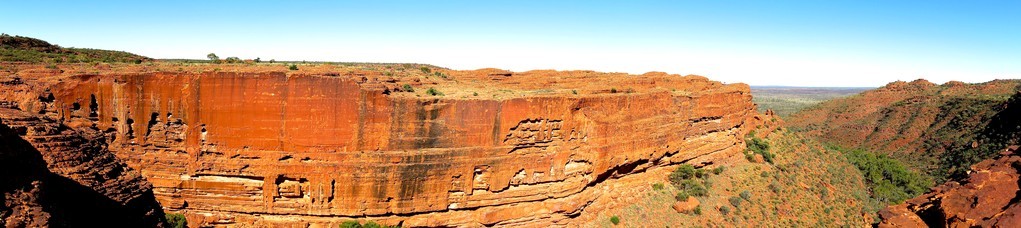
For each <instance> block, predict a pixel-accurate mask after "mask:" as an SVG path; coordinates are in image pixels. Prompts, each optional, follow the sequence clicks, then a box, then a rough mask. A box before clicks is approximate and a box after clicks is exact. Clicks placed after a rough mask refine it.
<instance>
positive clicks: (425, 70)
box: [418, 67, 432, 74]
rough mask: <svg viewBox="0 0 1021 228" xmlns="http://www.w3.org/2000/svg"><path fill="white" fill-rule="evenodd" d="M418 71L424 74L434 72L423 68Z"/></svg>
mask: <svg viewBox="0 0 1021 228" xmlns="http://www.w3.org/2000/svg"><path fill="white" fill-rule="evenodd" d="M418 69H420V70H422V73H426V74H428V73H431V72H432V70H431V69H429V67H421V68H418Z"/></svg>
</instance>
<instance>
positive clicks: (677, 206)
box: [673, 196, 699, 213]
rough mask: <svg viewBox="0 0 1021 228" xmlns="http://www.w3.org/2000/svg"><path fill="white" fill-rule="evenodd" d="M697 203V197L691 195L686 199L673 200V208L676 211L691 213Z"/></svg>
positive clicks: (696, 206)
mask: <svg viewBox="0 0 1021 228" xmlns="http://www.w3.org/2000/svg"><path fill="white" fill-rule="evenodd" d="M698 205H699V202H698V199H695V197H693V196H688V199H687V200H683V201H677V202H675V203H674V205H673V208H674V210H675V211H677V213H691V212H693V211H695V208H698Z"/></svg>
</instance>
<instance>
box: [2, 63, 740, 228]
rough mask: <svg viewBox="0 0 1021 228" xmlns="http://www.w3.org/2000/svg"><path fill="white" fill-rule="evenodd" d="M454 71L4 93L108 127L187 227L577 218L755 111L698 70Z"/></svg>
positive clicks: (85, 83) (734, 128) (76, 82)
mask: <svg viewBox="0 0 1021 228" xmlns="http://www.w3.org/2000/svg"><path fill="white" fill-rule="evenodd" d="M446 73H448V74H450V77H451V78H452V79H447V75H442V76H443V78H444V79H437V78H436V77H431V78H430V79H427V80H421V81H420V80H418V79H415V80H409V79H402V78H397V79H394V78H390V77H384V76H381V75H368V76H366V75H357V74H354V75H352V74H343V73H322V72H287V73H285V72H261V71H259V72H256V71H247V72H246V71H240V72H201V73H196V72H161V71H157V72H103V73H99V74H74V75H65V76H61V77H59V79H52V80H40V81H38V82H36V83H37V84H38V85H39V86H37V87H36V89H35V90H32V91H30V92H24V93H17V95H10V96H8V97H15V98H11V99H7V100H12V101H11V103H12V104H13V105H12V106H17V107H18V108H20V109H23V110H26V111H29V112H35V113H42V114H39V115H45V116H48V117H49V118H53V119H55V120H58V122H60V123H62V124H65V125H67V126H70V127H71V128H73V129H93V130H95V131H97V132H100V133H99V134H102V135H103V137H105V138H106V139H107V142H108V148H109V150H110V151H112V152H113V154H115V155H116V157H117V158H118V159H119V160H121V161H124V162H125V163H126V164H127V165H128V166H130V167H132V168H134V169H137V170H139V171H141V175H142V176H143V177H144V178H145V179H147V180H148V181H149V182H151V183H152V185H153V186H154V187H153V193H154V194H155V197H156V199H157V200H158V201H159V202H160V204H162V206H163V207H164V208H166V209H167V210H168V211H172V212H179V213H184V214H185V215H186V216H187V217H188V218H189V224H193V225H196V224H203V225H236V226H246V225H252V226H299V227H304V226H318V225H330V226H335V225H337V224H339V223H340V222H343V221H345V220H349V219H352V218H359V219H369V220H375V221H378V222H380V223H383V224H391V225H396V224H400V225H403V226H491V225H497V226H501V225H526V226H548V225H569V224H571V222H572V219H575V218H578V216H579V215H581V214H582V213H585V208H586V207H590V206H592V207H597V206H593V205H591V204H592V202H593V201H595V199H596V198H598V197H603V196H609V195H612V194H615V192H618V190H615V189H611V188H608V187H606V185H604V182H607V181H613V180H614V179H615V178H618V177H621V176H623V175H629V174H635V173H640V172H643V171H644V170H646V169H649V168H654V167H663V166H668V165H672V164H678V163H681V162H688V163H694V164H708V163H712V162H713V160H714V159H717V158H720V157H729V156H732V155H735V154H737V153H739V152H740V151H742V150H743V149H744V145H743V140H742V137H743V135H744V134H745V133H746V132H747V131H748V130H749V129H750V127H752V126H749V125H751V124H750V120H752V119H753V116H754V115H755V112H754V105H753V104H752V103H751V95H750V93H749V90H748V87H747V86H746V85H742V84H734V85H724V84H720V83H718V82H713V81H709V80H707V79H705V78H703V77H698V76H684V77H682V76H677V75H666V74H646V75H640V76H638V75H625V76H624V77H619V78H618V77H616V76H615V75H602V74H598V73H592V72H546V71H537V72H525V73H492V72H491V70H488V71H487V70H480V71H466V72H457V71H447V72H446ZM437 75H440V74H439V73H437ZM51 78H56V77H51ZM580 81H585V82H586V84H585V85H584V86H579V85H578V84H573V83H575V82H580ZM407 83H411V84H413V85H415V86H421V87H420V88H421V89H419V90H424V87H425V86H435V87H437V88H443V90H445V91H447V92H448V95H447V96H429V95H425V96H422V95H421V94H419V95H415V94H414V93H409V92H408V91H403V90H402V86H401V85H402V84H404V85H408V84H407ZM459 83H477V84H480V85H481V86H478V88H490V87H492V88H506V89H507V90H508V91H532V92H520V94H518V95H514V96H504V97H497V95H492V96H488V95H489V94H488V93H484V94H483V95H482V96H479V93H478V92H475V93H474V96H470V95H464V96H459V95H457V96H455V95H452V94H457V92H456V91H454V90H457V88H459V87H458V86H459V85H460V84H459ZM572 86H574V87H583V88H579V89H578V90H581V91H582V92H581V94H579V93H578V90H570V91H571V92H570V93H567V92H561V93H547V92H542V91H539V92H535V91H538V90H541V89H546V88H563V89H567V88H573V87H572ZM611 86H614V87H615V88H607V87H611ZM404 88H406V87H404ZM617 88H620V91H617ZM563 91H568V90H563ZM33 93H38V95H37V96H35V97H33V96H25V95H24V94H33ZM11 94H15V93H11ZM25 97H31V99H29V98H25ZM36 97H38V98H36ZM47 110H49V111H47Z"/></svg>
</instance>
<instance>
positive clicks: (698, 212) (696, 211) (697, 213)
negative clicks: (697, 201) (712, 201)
mask: <svg viewBox="0 0 1021 228" xmlns="http://www.w3.org/2000/svg"><path fill="white" fill-rule="evenodd" d="M692 212H693V213H695V215H702V206H697V207H695V210H693V211H692Z"/></svg>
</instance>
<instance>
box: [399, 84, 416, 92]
mask: <svg viewBox="0 0 1021 228" xmlns="http://www.w3.org/2000/svg"><path fill="white" fill-rule="evenodd" d="M401 88H402V89H404V92H415V88H411V85H408V84H404V86H401Z"/></svg>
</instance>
